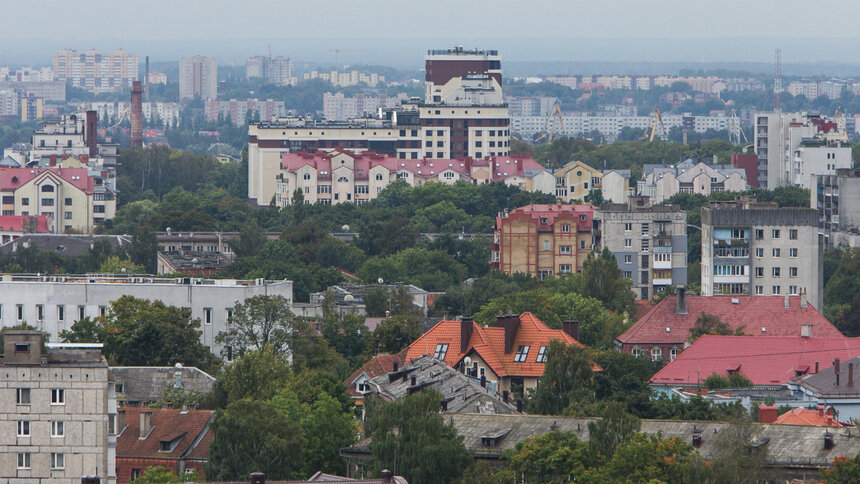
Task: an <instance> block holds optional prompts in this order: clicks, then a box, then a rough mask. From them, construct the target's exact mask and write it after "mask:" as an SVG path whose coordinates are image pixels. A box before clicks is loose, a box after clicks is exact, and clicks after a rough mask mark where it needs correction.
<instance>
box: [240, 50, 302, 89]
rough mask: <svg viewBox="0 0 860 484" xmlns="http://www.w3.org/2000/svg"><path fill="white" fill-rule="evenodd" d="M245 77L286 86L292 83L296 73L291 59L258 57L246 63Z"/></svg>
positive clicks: (250, 58) (249, 59)
mask: <svg viewBox="0 0 860 484" xmlns="http://www.w3.org/2000/svg"><path fill="white" fill-rule="evenodd" d="M245 77H246V78H248V79H253V78H262V79H266V80H267V81H268V82H270V83H272V84H277V85H285V84H291V83H292V79H293V78H294V77H295V71H294V70H293V62H292V61H291V60H290V58H289V57H283V56H278V57H268V56H262V55H257V56H254V57H249V58H248V60H247V61H245Z"/></svg>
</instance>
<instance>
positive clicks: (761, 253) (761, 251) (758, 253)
mask: <svg viewBox="0 0 860 484" xmlns="http://www.w3.org/2000/svg"><path fill="white" fill-rule="evenodd" d="M755 256H756V257H764V249H763V248H761V247H759V248H757V249H756V250H755Z"/></svg>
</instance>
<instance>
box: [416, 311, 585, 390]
mask: <svg viewBox="0 0 860 484" xmlns="http://www.w3.org/2000/svg"><path fill="white" fill-rule="evenodd" d="M577 332H578V327H577V326H576V323H565V329H564V330H561V329H550V328H549V327H548V326H547V325H545V324H544V323H543V322H542V321H541V320H539V319H538V318H536V317H535V316H534V315H533V314H532V313H528V312H526V313H523V314H521V315H519V316H517V315H509V316H499V317H498V320H497V322H496V326H494V327H483V326H481V325H479V324H477V323H476V322H475V321H474V320H473V319H472V318H463V319H462V320H460V321H444V320H443V321H440V322H439V323H438V324H436V325H435V326H433V328H431V329H430V330H429V331H427V332H426V333H424V334H423V335H422V336H421V337H420V338H418V339H417V340H415V342H414V343H412V344H411V345H409V348H408V349H407V352H406V361H407V362H409V361H412V360H414V359H416V358H418V357H419V356H422V355H430V356H433V357H434V358H436V359H439V360H442V361H444V362H445V363H447V364H448V366H450V367H452V368H455V369H458V370H462V371H469V372H470V373H471V375H472V376H473V377H476V378H480V377H482V376H483V377H485V378H486V380H487V381H489V382H495V383H496V384H497V385H498V387H497V391H498V392H500V393H501V392H504V391H510V392H512V393H514V394H521V393H522V392H523V390H527V389H531V388H535V387H536V386H537V380H538V379H539V378H540V377H541V376H543V370H544V363H545V362H546V350H547V347H548V346H549V342H550V341H552V340H560V341H562V342H564V343H565V344H568V345H571V344H575V345H580V346H581V343H579V341H577V340H576V335H577ZM594 369H595V371H599V370H600V367H598V366H597V365H595V366H594Z"/></svg>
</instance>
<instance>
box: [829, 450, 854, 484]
mask: <svg viewBox="0 0 860 484" xmlns="http://www.w3.org/2000/svg"><path fill="white" fill-rule="evenodd" d="M821 474H822V477H824V482H825V483H827V484H853V483H855V482H860V454H858V455H856V456H854V458H853V459H852V458H850V457H845V456H844V455H838V456H836V458H834V459H833V466H832V467H831V468H830V469H823V470H822V471H821Z"/></svg>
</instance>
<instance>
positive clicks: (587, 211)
mask: <svg viewBox="0 0 860 484" xmlns="http://www.w3.org/2000/svg"><path fill="white" fill-rule="evenodd" d="M582 215H584V216H585V220H582V217H581V216H582ZM523 216H525V217H531V218H533V219H536V220H541V219H546V225H547V226H550V225H553V224H555V223H556V219H560V220H562V219H563V220H570V221H572V222H573V223H575V224H576V226H577V230H579V231H580V232H590V231H591V229H592V225H593V222H592V219H593V218H594V206H593V205H589V204H578V205H571V204H561V203H556V204H543V203H533V204H530V205H525V206H522V207H519V208H515V209H513V210H511V211H510V212H508V215H507V216H506V217H496V227H501V226H502V220H505V219H511V218H516V217H523Z"/></svg>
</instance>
